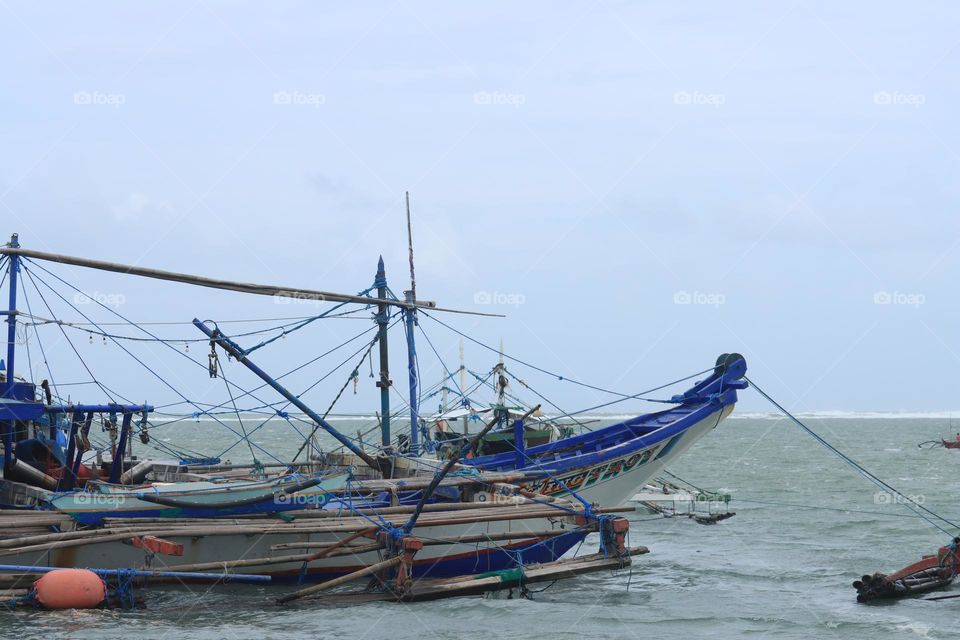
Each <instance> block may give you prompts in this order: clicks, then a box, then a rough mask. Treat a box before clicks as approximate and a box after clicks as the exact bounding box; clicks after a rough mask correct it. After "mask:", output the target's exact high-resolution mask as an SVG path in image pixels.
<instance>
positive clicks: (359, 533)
mask: <svg viewBox="0 0 960 640" xmlns="http://www.w3.org/2000/svg"><path fill="white" fill-rule="evenodd" d="M378 530H379V527H370V528H368V529H364V530H363V531H357V532H356V533H352V534H350V535H349V536H347V537H346V538H343V539H341V540H339V541H338V542H336V543H334V544H332V545H330V546H329V547H327V548H326V549H323V550H321V551H317V552H316V553H312V554H310V555H309V556H308V557H307V562H312V561H314V560H319V559H320V558H325V557H326V556H328V555H330V554H331V553H333V552H334V551H336V550H337V549H342V548H343V547H346V546H347V545H349V544H350V543H351V542H353V541H354V540H356V539H357V538H362V537H363V536H369V535H372V534H374V533H376V532H377V531H378ZM378 544H379V543H378Z"/></svg>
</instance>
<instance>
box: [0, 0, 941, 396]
mask: <svg viewBox="0 0 960 640" xmlns="http://www.w3.org/2000/svg"><path fill="white" fill-rule="evenodd" d="M958 17H960V7H957V5H956V4H955V3H949V2H920V3H909V4H903V3H892V2H880V3H876V2H870V3H867V2H848V3H834V2H814V1H810V0H801V1H799V2H792V1H791V2H753V3H750V2H725V3H707V2H703V3H669V2H649V3H636V2H614V1H612V0H600V1H599V2H530V3H499V2H487V3H470V4H467V3H430V2H413V1H410V0H407V1H398V2H382V3H381V2H371V3H363V4H362V5H353V4H351V3H320V2H283V3H271V4H270V5H269V6H268V5H264V4H262V3H254V2H230V3H221V2H212V1H209V0H206V1H203V0H202V1H200V2H165V3H126V2H113V3H111V2H103V3H96V4H82V5H81V4H77V3H67V2H60V3H55V2H51V3H32V2H14V1H10V0H3V2H0V58H2V60H3V61H4V63H3V64H4V67H5V68H4V70H3V73H2V74H0V87H2V96H3V117H2V118H0V139H2V145H3V150H4V152H3V153H2V154H0V221H2V223H3V224H0V232H2V235H3V236H6V235H7V234H9V233H14V232H17V233H19V234H20V242H21V244H22V245H23V246H25V247H27V248H30V249H35V250H39V251H50V252H56V253H65V254H72V255H83V256H87V257H91V258H97V259H102V260H110V261H116V262H124V263H131V264H137V265H142V266H148V267H155V268H159V269H167V270H174V271H184V272H190V273H197V274H202V275H207V276H211V277H220V278H228V279H236V280H242V281H248V282H259V283H269V284H282V285H287V286H299V287H305V288H313V289H321V290H328V291H340V292H348V293H354V292H357V291H360V290H362V289H365V288H366V287H368V286H370V284H371V283H372V279H373V276H374V272H375V270H376V263H377V258H378V257H379V256H380V255H383V257H384V260H385V262H386V266H387V276H388V280H389V281H390V283H391V287H392V289H393V290H394V291H396V292H397V293H398V295H399V294H400V292H402V290H404V289H405V288H407V286H408V284H409V273H408V267H407V256H406V251H407V239H406V223H405V218H404V205H403V194H404V192H405V191H409V192H410V194H411V206H412V227H413V236H414V245H415V255H416V276H417V292H418V297H419V298H421V299H425V300H433V301H436V302H437V303H438V305H440V306H443V307H448V308H454V309H462V310H467V311H479V312H486V313H496V314H504V315H505V316H506V317H505V318H485V317H479V316H467V315H452V314H444V315H441V314H436V317H437V318H438V319H441V320H443V321H444V322H446V323H448V324H451V325H452V326H455V327H456V328H457V329H458V330H460V331H463V332H465V333H468V334H469V335H471V336H472V337H474V338H476V339H477V340H479V341H481V342H484V343H486V344H489V345H494V346H496V345H498V344H499V342H500V341H501V340H502V341H503V343H504V345H505V346H504V349H505V351H506V352H507V353H509V354H512V355H514V356H516V357H518V358H520V359H522V360H524V361H526V362H530V363H534V364H536V365H538V366H539V367H541V368H543V369H545V370H547V371H550V372H553V373H556V374H558V375H559V376H563V377H564V378H565V379H575V380H580V381H584V382H587V383H590V384H593V385H596V386H600V387H603V388H607V389H613V390H616V391H619V392H622V393H631V394H632V393H637V392H640V391H643V390H646V389H648V388H652V387H655V386H658V385H659V384H662V383H664V382H667V381H670V380H674V379H677V378H680V377H682V376H685V375H687V374H691V373H694V372H697V371H700V370H703V369H705V368H707V367H709V366H710V365H711V364H712V363H713V362H714V360H715V358H716V357H717V356H718V355H719V354H721V353H726V352H739V353H742V354H743V355H744V356H745V357H746V359H747V363H748V367H749V375H750V376H751V377H752V379H753V380H754V381H755V382H756V383H757V384H759V385H760V386H761V387H763V388H764V389H766V390H767V391H768V392H769V393H770V394H771V395H772V396H774V397H775V398H778V399H779V400H780V401H781V402H782V403H783V404H784V405H785V406H787V407H788V408H790V409H792V410H796V411H911V412H917V411H920V412H951V411H953V410H960V398H958V397H957V394H956V384H955V380H954V378H955V375H956V372H957V370H958V367H960V336H958V332H957V329H956V327H957V321H958V316H960V302H958V299H957V296H956V295H955V289H956V282H957V275H958V272H960V261H958V249H960V218H958V215H957V211H956V206H957V205H956V203H957V199H958V195H960V193H958V191H960V186H958V185H960V181H958V180H957V179H956V176H957V170H958V167H960V162H958V160H960V135H958V134H960V122H958V120H957V118H956V113H957V112H958V109H957V106H958V98H960V96H958V91H960V83H958V82H957V65H958V64H960V34H958V33H957V31H956V28H955V24H956V22H957V20H956V19H957V18H958ZM47 268H49V269H50V271H51V272H53V273H56V274H57V275H58V276H60V277H62V278H63V279H64V280H66V281H69V282H70V283H72V284H74V285H75V286H77V287H78V288H79V289H80V290H82V291H85V292H87V293H88V294H91V296H92V297H94V298H97V299H98V300H101V301H103V302H105V303H106V304H107V306H108V307H109V308H110V309H111V311H116V312H117V313H119V314H122V315H123V317H125V318H128V319H133V320H136V321H141V322H142V321H150V322H179V323H181V324H172V325H162V326H156V327H153V328H152V329H151V330H152V331H153V332H154V334H155V335H158V336H162V337H164V338H173V337H176V338H184V339H187V338H196V337H197V335H199V334H198V333H197V332H196V330H195V329H193V327H191V326H190V325H189V324H188V322H189V320H191V319H192V318H194V317H199V318H211V319H216V320H220V321H223V320H229V319H249V318H279V317H292V316H306V315H310V314H315V313H318V312H319V311H322V310H324V309H325V308H327V307H319V306H317V305H314V304H307V303H303V302H302V301H290V300H286V301H283V300H275V299H271V298H258V297H252V296H244V295H239V294H234V293H226V292H215V291H210V290H204V289H194V288H190V287H185V286H181V285H174V284H170V283H163V282H151V281H143V280H139V279H132V278H129V277H122V276H117V275H114V274H107V273H99V272H91V271H84V270H80V269H75V268H70V267H64V266H62V265H52V266H51V265H48V266H47ZM34 274H35V275H36V276H37V277H41V276H42V278H43V279H45V280H46V281H49V282H51V283H56V281H55V280H53V278H52V276H49V275H48V274H45V273H43V272H41V271H40V269H39V267H37V268H34ZM38 286H39V287H40V290H41V291H44V289H43V286H44V285H38ZM57 286H59V287H60V288H61V290H66V289H65V287H64V286H61V285H60V284H59V283H57ZM4 287H6V285H4ZM27 289H28V293H27V295H31V294H34V292H33V291H32V290H29V286H27ZM73 295H74V294H73V293H69V292H68V293H67V294H66V301H62V300H61V301H59V302H60V303H61V304H59V305H58V301H57V300H56V299H55V297H54V295H53V293H52V290H47V297H49V298H50V300H49V301H48V302H49V303H50V305H51V308H50V309H49V310H47V309H44V308H43V302H42V300H41V299H40V297H39V295H33V298H32V299H31V304H33V305H34V308H33V313H34V315H40V316H45V315H46V314H48V313H54V312H56V313H57V314H58V317H62V318H63V319H67V320H81V319H82V318H81V317H80V316H79V315H78V311H77V310H76V309H74V308H70V305H69V304H67V303H68V302H71V301H72V302H77V299H76V298H73V297H72V296H73ZM81 301H83V300H82V299H81ZM74 306H75V307H78V308H79V309H80V311H81V312H86V313H87V314H88V315H90V316H97V318H98V319H99V320H110V319H111V318H110V316H111V315H112V314H111V313H109V312H107V311H106V310H105V309H103V308H100V307H99V306H98V305H96V304H91V303H89V302H87V303H86V305H82V304H80V305H74ZM364 313H366V312H363V313H360V317H359V319H357V320H354V321H346V320H330V321H320V322H316V323H313V324H312V325H310V327H308V328H305V329H303V330H302V331H300V332H297V333H296V334H292V335H290V336H287V337H286V338H284V339H283V340H280V341H278V342H276V343H274V344H272V345H270V346H269V347H264V348H263V349H262V350H261V351H259V352H258V354H257V357H258V358H261V360H260V362H261V363H262V364H263V365H264V366H265V367H266V368H268V370H270V371H272V372H279V371H286V370H288V369H291V368H293V367H294V366H296V365H298V364H300V363H302V362H304V361H305V360H307V359H309V358H311V357H314V356H318V355H320V354H321V353H323V352H325V351H327V350H329V349H331V348H333V347H334V346H336V345H338V344H339V343H340V342H342V341H344V340H346V338H348V337H350V336H352V335H354V334H355V333H357V332H360V331H362V330H363V329H370V328H371V327H372V324H371V322H370V318H369V313H366V315H364ZM117 319H118V318H116V317H114V318H113V320H117ZM272 324H274V325H275V324H277V323H276V322H274V323H272ZM270 325H271V323H269V322H268V323H261V324H260V325H255V326H270ZM224 326H231V327H245V326H248V325H224ZM249 326H254V325H249ZM421 326H422V328H423V329H424V331H425V332H426V334H427V335H428V336H429V338H430V341H431V344H432V347H431V346H429V345H428V344H425V340H421V341H420V342H419V343H418V350H419V353H420V356H421V358H420V366H421V376H422V378H423V380H424V382H425V383H427V384H435V383H437V382H439V379H440V378H441V376H442V374H443V368H442V367H441V366H440V365H439V364H438V363H437V359H436V358H435V357H434V356H433V354H432V349H433V348H435V349H436V350H437V352H438V353H440V354H441V356H442V357H443V360H444V362H445V363H446V365H447V366H449V367H455V366H457V364H458V343H459V337H458V336H457V335H456V334H454V333H452V332H450V331H448V330H446V329H445V328H443V327H442V326H440V325H438V324H436V323H434V322H433V321H432V320H430V319H428V318H423V319H422V320H421ZM241 330H242V329H237V331H241ZM117 331H118V332H121V331H127V332H128V334H129V335H134V334H135V333H136V332H134V331H132V330H130V331H128V329H127V328H124V327H117ZM276 333H277V332H273V333H268V334H264V335H267V336H269V335H276ZM65 335H69V336H70V337H71V338H72V339H73V341H74V343H73V344H72V345H71V342H69V341H67V339H66V338H65V337H64V336H65ZM137 335H140V334H137ZM28 337H29V339H30V340H31V346H32V348H33V349H34V352H33V354H32V355H33V357H32V358H31V363H30V364H28V365H22V364H20V363H21V362H22V361H23V357H22V356H21V357H20V359H19V361H18V367H17V369H18V372H19V373H22V374H26V373H27V372H28V371H31V375H32V376H34V377H43V376H45V375H46V374H45V371H46V368H45V367H44V366H42V360H43V358H42V357H40V356H39V355H38V351H39V345H40V343H43V344H44V346H46V347H47V350H46V352H45V356H46V358H47V360H48V362H49V364H50V367H51V369H50V370H51V371H53V372H54V374H53V375H56V376H57V377H58V378H59V381H60V382H62V383H64V384H65V385H66V384H67V381H70V382H73V381H77V382H80V381H83V380H86V379H88V378H89V376H88V374H86V372H85V370H84V368H83V365H81V364H80V362H79V359H78V358H77V354H79V355H80V356H81V357H82V359H83V361H84V362H86V363H87V364H88V365H89V366H90V368H91V370H93V371H95V372H97V373H96V374H95V375H96V376H97V378H98V379H101V380H109V385H110V386H111V389H115V390H119V389H120V388H121V387H122V393H123V394H125V396H126V397H130V398H136V399H138V400H139V399H144V398H145V399H148V400H150V401H151V402H155V403H158V404H162V403H163V402H167V401H173V400H176V399H177V397H183V396H177V393H176V392H174V391H173V390H171V388H170V387H171V386H173V387H176V388H177V389H179V392H180V393H181V394H185V395H186V396H187V397H190V398H200V397H202V398H204V399H205V400H204V401H211V402H212V401H214V399H216V401H218V402H219V401H222V399H223V397H225V396H224V387H223V384H222V381H221V380H213V381H211V380H210V379H209V378H208V376H207V373H206V372H205V371H204V370H202V369H203V367H198V366H195V363H191V362H190V361H189V360H187V359H186V358H183V357H182V355H183V354H185V353H187V352H186V348H187V347H186V344H185V343H184V344H183V345H181V346H178V347H176V348H172V347H165V346H163V345H160V344H150V343H143V344H137V345H136V346H135V347H131V348H130V350H131V351H132V352H133V353H134V354H135V355H137V357H138V358H140V359H141V361H142V363H143V364H144V365H146V366H148V367H149V368H151V369H153V370H154V371H155V372H156V374H157V375H154V374H151V373H149V371H147V370H146V368H145V367H144V366H141V364H140V363H138V362H136V361H135V360H134V359H133V358H132V357H131V356H130V354H127V353H125V352H123V350H122V349H120V348H119V347H118V346H116V345H114V344H113V343H109V344H102V340H101V339H99V338H98V340H97V341H94V343H91V340H90V339H89V336H87V335H86V334H83V333H82V332H77V331H75V330H70V331H66V330H64V331H63V332H61V331H60V329H59V328H58V327H55V326H51V325H46V326H43V327H38V328H35V329H31V330H30V333H29V335H28V334H24V335H23V336H22V339H24V340H26V339H27V338H28ZM259 339H260V337H251V338H246V340H250V341H253V340H259ZM390 346H391V369H392V371H393V379H394V382H395V384H396V385H397V387H398V392H399V393H401V394H402V395H405V394H406V390H405V385H406V374H405V356H406V354H405V345H404V342H403V334H402V332H400V331H394V332H392V335H391V345H390ZM181 347H182V348H181ZM191 349H192V351H191V352H190V355H191V356H194V357H196V358H197V359H198V360H199V361H200V362H201V363H204V364H205V361H206V355H205V346H204V345H203V344H200V343H194V344H193V346H192V347H191ZM181 351H182V352H183V353H181ZM466 352H467V353H466V355H467V361H468V365H469V366H470V367H471V368H474V369H475V370H476V371H487V370H489V369H490V367H491V366H492V365H493V364H494V362H495V360H496V355H495V354H494V353H492V352H490V351H486V350H484V349H482V348H480V347H479V346H477V345H475V344H472V343H468V344H467V346H466ZM351 353H352V350H351V349H347V350H345V351H338V352H336V353H335V354H333V355H331V356H328V357H327V359H326V360H323V361H322V362H321V364H322V365H323V366H320V365H318V366H317V367H315V368H311V369H309V370H308V371H306V372H303V375H302V376H299V377H296V379H294V378H291V379H290V382H291V385H292V388H294V389H297V390H298V392H299V390H303V389H306V388H307V387H308V386H309V385H310V384H313V383H314V382H316V380H317V379H318V378H320V377H321V376H322V375H323V374H324V373H325V372H326V369H324V367H325V366H326V364H325V363H330V366H331V367H332V366H333V365H334V364H337V363H339V362H340V360H338V359H336V358H338V357H339V356H341V355H342V356H343V358H347V356H349V355H350V354H351ZM261 354H262V356H261ZM31 365H32V366H31ZM364 366H368V365H367V364H365V365H364ZM328 368H329V367H328ZM510 368H511V369H512V370H513V373H514V374H515V375H517V376H519V377H521V378H522V379H524V381H525V382H527V383H528V384H529V385H530V386H531V387H533V388H535V389H537V391H538V392H540V393H541V394H542V395H543V396H545V397H548V398H550V400H551V401H552V402H553V403H555V404H556V405H557V406H561V407H562V408H563V409H564V410H575V409H578V408H583V407H589V406H592V405H595V404H599V403H603V402H606V401H609V400H610V399H612V397H611V396H609V395H606V394H602V393H599V392H596V391H593V390H590V389H587V388H584V387H580V386H577V385H575V384H571V383H570V382H569V381H568V380H560V379H559V378H558V377H551V376H548V375H545V374H543V373H539V372H536V371H533V370H530V369H525V368H523V367H522V366H521V365H519V364H518V365H513V364H511V365H510ZM349 369H350V365H347V369H346V370H342V371H338V372H335V374H334V375H331V376H330V377H328V378H326V379H324V380H323V381H322V382H321V383H319V384H317V386H316V387H314V388H313V389H312V390H311V391H310V394H309V396H305V397H309V398H310V403H311V404H312V405H316V407H315V408H318V410H320V409H322V408H325V407H326V405H327V404H328V403H329V401H330V400H331V399H332V398H333V397H334V395H335V394H336V393H337V391H338V390H339V389H340V387H341V385H342V384H343V383H344V380H345V375H346V373H349ZM227 371H229V375H230V377H231V379H232V380H235V381H236V382H237V384H240V385H245V388H249V387H250V386H252V384H253V383H252V381H253V378H252V377H251V376H250V375H248V374H247V373H246V372H245V371H243V370H241V369H240V368H239V366H238V365H233V366H232V368H229V369H227ZM368 373H369V372H368V371H365V372H364V375H362V376H361V378H360V383H359V385H358V392H357V394H356V395H353V394H351V393H349V392H348V393H346V394H345V397H344V398H343V399H342V401H341V403H340V404H339V405H338V408H339V409H343V410H351V411H372V410H373V409H375V408H377V406H378V405H377V400H376V393H377V391H376V389H375V388H374V386H373V380H370V379H369V376H368ZM168 385H169V386H168ZM515 386H516V385H515ZM64 388H67V387H66V386H65V387H64ZM517 390H518V391H524V393H522V394H521V395H525V397H526V398H528V399H530V400H535V397H534V396H532V395H531V394H530V393H529V392H528V391H527V390H525V389H521V388H519V387H517ZM118 393H119V391H118ZM218 394H219V395H218ZM101 395H102V394H100V391H99V390H97V389H91V388H90V386H89V385H88V386H83V385H78V386H77V387H75V389H74V390H73V391H72V392H71V399H73V400H83V401H85V402H93V401H101V400H103V398H102V397H101ZM261 395H262V397H263V398H264V399H265V400H269V401H271V402H272V401H274V400H275V399H276V398H275V397H269V394H267V393H266V392H264V393H263V394H261ZM431 402H434V401H431ZM646 406H647V405H642V404H640V403H636V404H630V403H626V404H623V405H616V406H615V407H612V408H611V410H616V411H621V410H622V411H625V412H630V411H641V410H647V409H646ZM741 408H742V409H743V410H746V411H762V410H766V409H767V408H768V407H767V405H765V403H764V401H763V400H762V399H761V398H759V397H758V396H757V395H756V394H754V393H752V392H744V393H743V394H742V402H741ZM958 413H960V411H958Z"/></svg>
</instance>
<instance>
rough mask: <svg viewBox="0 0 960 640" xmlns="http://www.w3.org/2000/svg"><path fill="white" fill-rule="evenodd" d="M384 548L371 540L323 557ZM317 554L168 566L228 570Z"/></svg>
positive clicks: (306, 558) (299, 560) (307, 558)
mask: <svg viewBox="0 0 960 640" xmlns="http://www.w3.org/2000/svg"><path fill="white" fill-rule="evenodd" d="M335 546H336V545H330V547H335ZM381 549H383V545H382V544H380V543H379V542H371V543H369V544H364V545H359V546H350V545H347V546H345V547H340V548H339V549H333V548H330V549H326V548H324V549H323V551H325V552H327V553H326V555H324V556H323V557H325V558H330V557H333V558H335V557H338V556H349V555H356V554H361V553H369V552H371V551H379V550H381ZM314 555H316V554H310V553H301V554H295V555H289V556H271V557H269V558H244V559H243V560H226V561H218V562H199V563H196V564H178V565H171V566H169V567H166V568H167V569H170V570H171V571H208V570H210V569H218V570H223V571H226V570H227V569H236V568H238V567H259V566H262V565H271V564H287V563H291V562H296V563H302V562H308V563H309V562H313V560H315V559H316V560H318V559H319V558H313V559H312V558H311V557H312V556H314Z"/></svg>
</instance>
